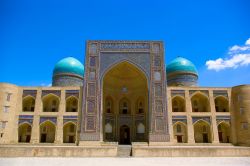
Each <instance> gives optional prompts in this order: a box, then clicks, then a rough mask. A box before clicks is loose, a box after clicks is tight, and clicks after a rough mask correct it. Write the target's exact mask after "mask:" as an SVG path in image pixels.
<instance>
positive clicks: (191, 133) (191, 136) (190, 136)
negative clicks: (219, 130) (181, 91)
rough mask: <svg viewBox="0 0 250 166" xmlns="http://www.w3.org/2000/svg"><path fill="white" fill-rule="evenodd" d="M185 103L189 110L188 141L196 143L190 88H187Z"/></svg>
mask: <svg viewBox="0 0 250 166" xmlns="http://www.w3.org/2000/svg"><path fill="white" fill-rule="evenodd" d="M185 100H186V101H185V104H186V111H187V133H188V141H187V142H188V143H190V144H194V143H195V139H194V126H193V120H192V103H191V98H190V94H189V91H188V90H185Z"/></svg>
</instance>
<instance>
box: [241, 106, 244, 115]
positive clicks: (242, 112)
mask: <svg viewBox="0 0 250 166" xmlns="http://www.w3.org/2000/svg"><path fill="white" fill-rule="evenodd" d="M240 114H241V115H243V114H244V108H243V107H240Z"/></svg>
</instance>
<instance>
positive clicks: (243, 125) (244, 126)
mask: <svg viewBox="0 0 250 166" xmlns="http://www.w3.org/2000/svg"><path fill="white" fill-rule="evenodd" d="M241 129H243V130H247V129H248V123H247V122H242V123H241Z"/></svg>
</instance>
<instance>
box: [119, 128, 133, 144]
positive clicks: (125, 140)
mask: <svg viewBox="0 0 250 166" xmlns="http://www.w3.org/2000/svg"><path fill="white" fill-rule="evenodd" d="M119 144H124V145H129V144H131V142H130V129H129V127H128V126H127V125H123V126H121V127H120V140H119Z"/></svg>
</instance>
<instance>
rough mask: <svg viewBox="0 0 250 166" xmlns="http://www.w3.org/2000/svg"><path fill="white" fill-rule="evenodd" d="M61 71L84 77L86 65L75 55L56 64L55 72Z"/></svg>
mask: <svg viewBox="0 0 250 166" xmlns="http://www.w3.org/2000/svg"><path fill="white" fill-rule="evenodd" d="M59 73H71V74H76V75H79V76H81V77H83V75H84V66H83V64H82V63H81V62H80V61H78V60H77V59H75V58H73V57H67V58H64V59H62V60H60V61H59V62H57V64H56V65H55V68H54V71H53V74H54V75H55V74H59Z"/></svg>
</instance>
